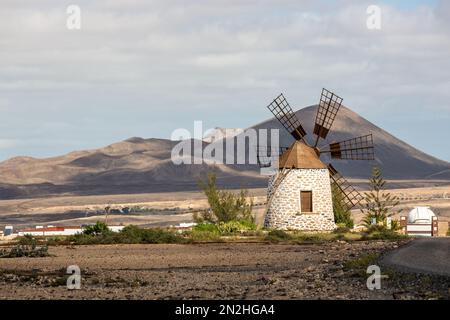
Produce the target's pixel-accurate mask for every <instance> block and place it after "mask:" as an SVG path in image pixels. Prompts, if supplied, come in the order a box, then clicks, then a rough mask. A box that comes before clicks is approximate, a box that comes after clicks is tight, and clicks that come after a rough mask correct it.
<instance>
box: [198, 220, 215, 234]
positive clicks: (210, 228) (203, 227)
mask: <svg viewBox="0 0 450 320" xmlns="http://www.w3.org/2000/svg"><path fill="white" fill-rule="evenodd" d="M192 229H193V230H194V231H198V232H202V231H207V232H216V233H219V232H220V231H219V229H218V228H217V225H215V224H213V223H206V222H204V223H199V224H197V225H195V226H194V228H192Z"/></svg>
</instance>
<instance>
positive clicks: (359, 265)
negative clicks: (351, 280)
mask: <svg viewBox="0 0 450 320" xmlns="http://www.w3.org/2000/svg"><path fill="white" fill-rule="evenodd" d="M379 257H380V254H379V253H368V254H364V255H361V256H359V257H357V258H355V259H353V260H349V261H347V262H345V263H344V269H345V270H347V271H349V270H351V271H355V272H359V273H362V274H366V270H367V267H368V266H370V265H373V264H376V263H377V260H378V259H379Z"/></svg>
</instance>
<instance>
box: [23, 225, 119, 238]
mask: <svg viewBox="0 0 450 320" xmlns="http://www.w3.org/2000/svg"><path fill="white" fill-rule="evenodd" d="M108 228H109V230H111V231H112V232H120V231H121V230H122V229H123V228H124V226H108ZM83 229H84V228H83V227H81V226H63V227H55V226H45V227H44V226H36V227H34V228H28V229H24V230H21V231H19V233H18V235H19V236H25V235H31V236H34V237H52V236H53V237H54V236H73V235H76V234H80V233H83Z"/></svg>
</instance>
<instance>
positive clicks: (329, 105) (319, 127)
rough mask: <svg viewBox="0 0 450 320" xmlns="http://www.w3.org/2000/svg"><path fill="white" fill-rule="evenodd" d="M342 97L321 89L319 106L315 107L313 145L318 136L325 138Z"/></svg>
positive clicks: (317, 140) (339, 106)
mask: <svg viewBox="0 0 450 320" xmlns="http://www.w3.org/2000/svg"><path fill="white" fill-rule="evenodd" d="M342 100H343V99H342V98H341V97H339V96H337V95H335V94H334V93H333V92H331V91H328V90H327V89H325V88H323V89H322V94H321V95H320V102H319V107H318V109H317V114H316V121H315V125H314V134H316V135H317V139H316V143H315V145H314V146H315V147H317V144H318V142H319V138H322V139H325V138H326V137H327V135H328V132H330V129H331V126H332V125H333V122H334V118H336V115H337V113H338V111H339V109H340V108H341V104H342Z"/></svg>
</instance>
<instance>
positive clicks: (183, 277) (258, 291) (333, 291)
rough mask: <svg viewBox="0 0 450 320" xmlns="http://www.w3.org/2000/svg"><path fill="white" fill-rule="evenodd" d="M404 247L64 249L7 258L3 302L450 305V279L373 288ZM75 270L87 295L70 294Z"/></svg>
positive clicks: (409, 277)
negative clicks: (382, 262)
mask: <svg viewBox="0 0 450 320" xmlns="http://www.w3.org/2000/svg"><path fill="white" fill-rule="evenodd" d="M403 244H405V242H387V241H371V242H363V241H361V242H352V243H347V242H344V241H338V242H331V243H326V244H286V243H283V244H269V243H219V244H193V245H192V244H190V245H103V246H77V247H65V246H57V247H50V249H49V252H50V253H51V255H52V256H51V257H44V258H13V259H11V258H8V259H0V299H449V297H450V292H449V287H450V278H449V277H445V276H432V275H419V274H413V273H401V272H399V271H393V270H391V269H387V268H384V267H382V268H381V272H382V274H384V276H385V277H383V279H382V280H381V289H380V290H373V291H370V290H368V289H367V286H366V279H367V276H368V275H367V274H366V269H367V266H368V265H371V264H376V263H377V262H378V260H379V257H380V255H382V254H383V253H384V252H387V251H390V250H392V249H395V248H397V247H398V246H401V245H403ZM74 264H76V265H78V266H79V267H80V269H81V273H82V281H81V289H80V290H68V289H67V288H66V279H67V275H66V274H65V271H66V268H67V266H69V265H74ZM386 277H388V278H386Z"/></svg>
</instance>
